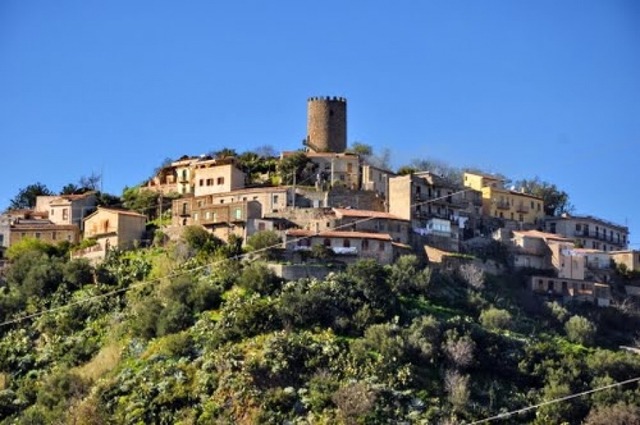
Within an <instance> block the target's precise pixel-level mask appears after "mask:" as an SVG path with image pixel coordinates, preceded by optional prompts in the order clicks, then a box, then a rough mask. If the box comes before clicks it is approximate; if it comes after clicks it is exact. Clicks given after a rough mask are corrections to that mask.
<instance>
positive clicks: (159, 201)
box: [158, 191, 162, 228]
mask: <svg viewBox="0 0 640 425" xmlns="http://www.w3.org/2000/svg"><path fill="white" fill-rule="evenodd" d="M158 203H159V207H160V213H159V217H158V218H159V219H160V220H159V221H158V223H160V226H159V227H160V228H162V191H160V196H158Z"/></svg>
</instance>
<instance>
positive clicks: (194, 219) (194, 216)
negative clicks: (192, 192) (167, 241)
mask: <svg viewBox="0 0 640 425" xmlns="http://www.w3.org/2000/svg"><path fill="white" fill-rule="evenodd" d="M193 221H198V213H193Z"/></svg>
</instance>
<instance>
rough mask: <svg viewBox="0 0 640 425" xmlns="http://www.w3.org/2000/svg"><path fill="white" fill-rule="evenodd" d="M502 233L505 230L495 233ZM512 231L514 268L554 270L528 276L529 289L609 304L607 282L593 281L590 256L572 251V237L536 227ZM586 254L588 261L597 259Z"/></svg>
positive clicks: (556, 297)
mask: <svg viewBox="0 0 640 425" xmlns="http://www.w3.org/2000/svg"><path fill="white" fill-rule="evenodd" d="M503 233H506V232H505V231H504V230H501V231H500V232H497V234H503ZM512 234H513V237H512V238H511V239H510V245H511V247H512V255H513V257H514V266H515V267H517V268H523V267H526V268H536V269H542V270H544V269H547V270H550V271H553V272H554V275H553V276H539V275H534V276H531V278H530V283H529V289H530V290H531V291H532V292H533V293H535V294H539V295H544V296H546V297H547V298H548V299H550V300H556V301H560V302H569V301H588V302H593V303H595V304H597V305H598V306H607V305H609V301H610V299H611V293H610V288H609V285H608V284H606V283H604V282H599V281H597V280H596V277H597V274H594V273H593V270H592V269H589V263H588V259H589V258H590V257H589V256H587V255H585V254H586V253H585V252H581V251H578V250H576V248H575V246H574V243H573V240H571V239H569V238H564V237H562V236H559V235H556V234H553V233H547V232H541V231H537V230H528V231H514V232H512ZM503 239H504V237H503ZM590 255H591V257H592V258H591V260H592V261H594V259H595V258H597V257H596V254H595V253H591V254H590ZM598 258H599V257H598Z"/></svg>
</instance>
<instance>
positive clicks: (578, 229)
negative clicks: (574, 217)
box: [576, 223, 582, 232]
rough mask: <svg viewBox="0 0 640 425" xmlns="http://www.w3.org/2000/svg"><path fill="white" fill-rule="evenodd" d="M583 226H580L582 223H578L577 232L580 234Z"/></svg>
mask: <svg viewBox="0 0 640 425" xmlns="http://www.w3.org/2000/svg"><path fill="white" fill-rule="evenodd" d="M581 227H582V226H580V223H576V232H579V231H580V230H582V229H581Z"/></svg>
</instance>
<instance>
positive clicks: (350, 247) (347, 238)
mask: <svg viewBox="0 0 640 425" xmlns="http://www.w3.org/2000/svg"><path fill="white" fill-rule="evenodd" d="M314 245H324V246H326V247H327V248H330V249H331V250H332V251H333V252H334V254H335V255H336V256H337V257H338V258H340V259H341V260H343V261H346V262H351V261H356V260H358V259H362V258H372V259H374V260H376V261H378V262H379V263H380V264H390V263H392V262H393V259H394V247H393V238H392V237H391V235H389V234H385V233H369V232H350V231H339V230H329V231H324V232H320V233H316V232H313V231H310V230H305V229H292V230H287V231H286V233H285V247H286V250H287V251H289V252H290V253H292V252H297V251H311V249H312V247H313V246H314Z"/></svg>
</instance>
